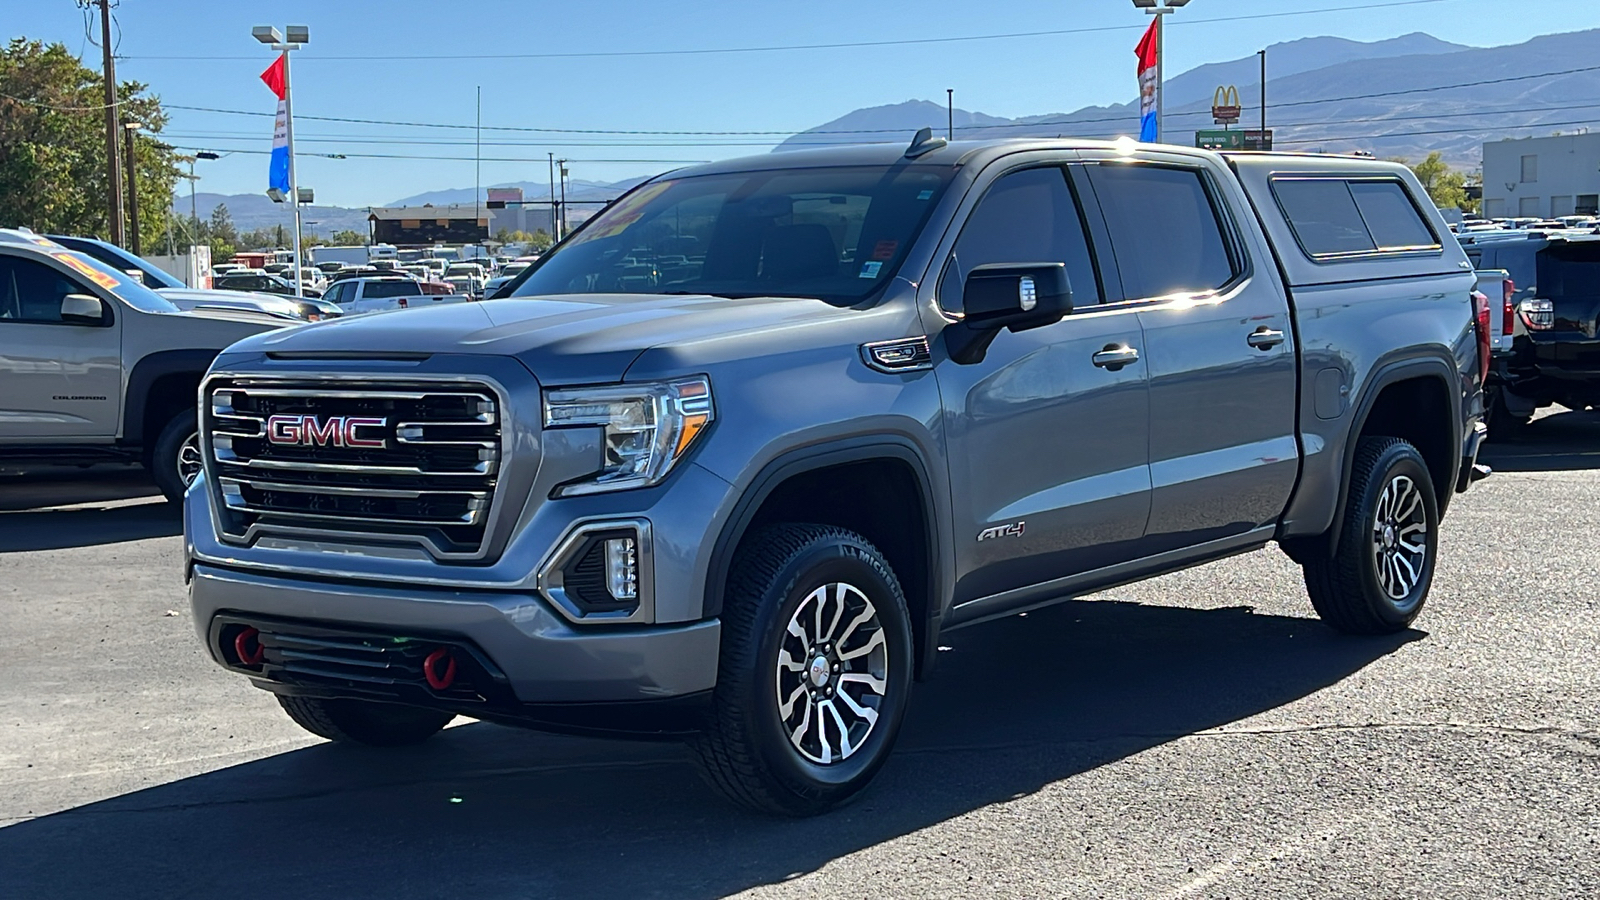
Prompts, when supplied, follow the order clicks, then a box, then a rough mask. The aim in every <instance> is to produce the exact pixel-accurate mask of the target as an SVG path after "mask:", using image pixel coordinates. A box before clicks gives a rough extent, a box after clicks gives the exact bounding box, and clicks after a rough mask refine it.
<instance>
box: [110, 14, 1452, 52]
mask: <svg viewBox="0 0 1600 900" xmlns="http://www.w3.org/2000/svg"><path fill="white" fill-rule="evenodd" d="M1448 2H1452V0H1390V2H1386V3H1364V4H1359V5H1355V6H1330V7H1323V8H1320V9H1300V10H1290V11H1285V12H1271V13H1253V14H1250V15H1241V16H1219V17H1216V18H1211V19H1185V20H1184V21H1183V22H1182V23H1181V24H1182V25H1183V26H1185V27H1187V26H1192V25H1207V24H1214V23H1218V22H1243V21H1248V20H1254V19H1277V18H1283V17H1287V16H1306V15H1314V14H1318V13H1335V12H1356V11H1359V10H1368V9H1388V8H1392V7H1397V6H1422V5H1425V4H1432V3H1448ZM1173 24H1175V25H1176V24H1180V23H1173ZM1146 27H1147V26H1146V25H1144V24H1137V25H1100V26H1094V27H1088V28H1059V29H1053V30H1049V31H1015V32H1009V33H1004V34H973V35H959V36H954V37H936V38H904V39H899V40H890V41H848V42H841V43H830V44H780V45H770V46H760V47H693V48H685V49H681V50H592V51H588V50H586V51H574V52H570V53H469V54H464V53H439V54H411V55H410V56H411V58H420V59H482V60H490V59H597V58H619V57H639V56H706V55H712V54H720V53H773V52H780V51H795V50H846V49H859V48H864V47H900V46H917V45H924V44H952V43H961V42H967V41H1002V40H1014V39H1017V38H1036V37H1060V36H1063V35H1075V34H1096V33H1101V32H1108V31H1135V30H1143V29H1144V28H1146ZM122 58H124V59H138V60H143V59H163V60H227V59H260V57H259V56H128V57H122ZM305 58H306V59H308V60H338V61H372V60H382V61H392V60H393V59H394V56H393V55H352V56H307V57H305Z"/></svg>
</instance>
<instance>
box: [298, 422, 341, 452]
mask: <svg viewBox="0 0 1600 900" xmlns="http://www.w3.org/2000/svg"><path fill="white" fill-rule="evenodd" d="M339 419H340V417H339V416H330V417H328V421H326V422H323V423H322V427H321V428H318V427H317V417H316V416H306V417H305V418H304V419H303V426H302V427H303V428H304V429H305V444H306V446H308V447H311V446H316V447H326V446H328V445H330V444H331V445H333V446H335V447H338V446H342V445H341V443H340V440H339V439H340V427H339V426H340V420H339Z"/></svg>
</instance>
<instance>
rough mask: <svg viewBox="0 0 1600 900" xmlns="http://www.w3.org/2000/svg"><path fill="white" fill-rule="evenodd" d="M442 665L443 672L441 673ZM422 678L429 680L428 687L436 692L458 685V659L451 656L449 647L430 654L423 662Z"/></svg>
mask: <svg viewBox="0 0 1600 900" xmlns="http://www.w3.org/2000/svg"><path fill="white" fill-rule="evenodd" d="M441 663H443V671H440V668H441V666H440V664H441ZM422 677H424V678H426V679H428V687H431V688H433V689H434V690H436V691H442V690H444V689H446V688H448V687H449V686H450V685H452V684H455V683H456V658H455V657H454V656H452V655H450V648H449V647H440V648H439V649H437V650H435V651H433V652H432V653H429V654H428V657H427V658H426V659H424V660H423V661H422Z"/></svg>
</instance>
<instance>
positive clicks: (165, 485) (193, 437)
mask: <svg viewBox="0 0 1600 900" xmlns="http://www.w3.org/2000/svg"><path fill="white" fill-rule="evenodd" d="M145 464H146V466H148V467H149V469H150V476H151V477H152V478H154V479H155V482H156V487H159V488H160V489H161V493H162V494H164V495H165V496H166V498H167V500H168V501H170V502H172V503H179V502H182V500H183V492H184V491H186V490H188V489H189V485H190V484H191V483H192V482H193V481H194V480H195V477H196V476H198V475H199V474H200V426H199V423H198V421H197V417H196V415H195V411H194V410H193V409H185V410H183V411H182V412H179V413H178V414H177V415H175V416H173V417H172V418H171V419H169V420H167V424H166V425H165V426H164V427H163V428H162V429H161V433H160V435H159V436H158V437H157V438H156V443H155V446H154V447H153V448H152V449H151V451H150V455H149V457H148V458H147V459H146V460H145Z"/></svg>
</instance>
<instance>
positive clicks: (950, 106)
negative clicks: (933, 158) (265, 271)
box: [944, 88, 956, 141]
mask: <svg viewBox="0 0 1600 900" xmlns="http://www.w3.org/2000/svg"><path fill="white" fill-rule="evenodd" d="M944 114H945V126H944V136H945V139H946V140H951V141H953V140H955V139H956V89H955V88H945V89H944Z"/></svg>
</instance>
